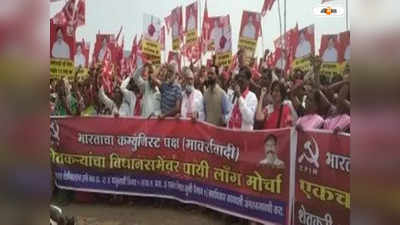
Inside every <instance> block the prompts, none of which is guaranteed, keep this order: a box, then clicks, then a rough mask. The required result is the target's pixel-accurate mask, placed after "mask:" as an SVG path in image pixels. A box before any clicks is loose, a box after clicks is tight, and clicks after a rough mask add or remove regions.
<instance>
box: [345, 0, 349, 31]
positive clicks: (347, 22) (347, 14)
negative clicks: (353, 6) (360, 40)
mask: <svg viewBox="0 0 400 225" xmlns="http://www.w3.org/2000/svg"><path fill="white" fill-rule="evenodd" d="M346 30H349V0H346Z"/></svg>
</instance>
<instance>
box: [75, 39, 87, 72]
mask: <svg viewBox="0 0 400 225" xmlns="http://www.w3.org/2000/svg"><path fill="white" fill-rule="evenodd" d="M74 64H75V67H79V66H82V67H85V66H86V57H85V55H83V54H82V46H81V45H80V44H78V46H77V48H76V54H75V57H74Z"/></svg>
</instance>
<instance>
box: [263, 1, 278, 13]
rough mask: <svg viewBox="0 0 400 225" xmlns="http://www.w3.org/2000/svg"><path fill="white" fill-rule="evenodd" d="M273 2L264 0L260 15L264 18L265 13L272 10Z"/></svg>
mask: <svg viewBox="0 0 400 225" xmlns="http://www.w3.org/2000/svg"><path fill="white" fill-rule="evenodd" d="M274 2H275V0H264V5H263V7H262V9H261V15H262V16H265V14H266V13H267V11H270V10H271V8H272V5H273V4H274Z"/></svg>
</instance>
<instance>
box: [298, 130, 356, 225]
mask: <svg viewBox="0 0 400 225" xmlns="http://www.w3.org/2000/svg"><path fill="white" fill-rule="evenodd" d="M297 137H298V138H297V141H298V142H297V153H296V154H297V155H296V177H295V185H296V186H295V190H296V195H295V204H294V205H295V207H294V213H295V217H294V225H312V224H327V225H333V224H350V203H351V194H350V163H351V159H350V136H347V135H336V136H335V135H332V134H329V133H323V132H319V131H306V132H301V133H298V136H297Z"/></svg>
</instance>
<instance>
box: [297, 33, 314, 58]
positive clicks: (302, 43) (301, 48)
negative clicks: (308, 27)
mask: <svg viewBox="0 0 400 225" xmlns="http://www.w3.org/2000/svg"><path fill="white" fill-rule="evenodd" d="M304 32H305V31H301V33H300V40H299V44H298V45H297V48H296V54H295V58H296V59H297V58H301V57H304V56H307V55H309V54H310V53H311V44H310V42H309V41H308V40H306V37H305V35H304Z"/></svg>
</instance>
